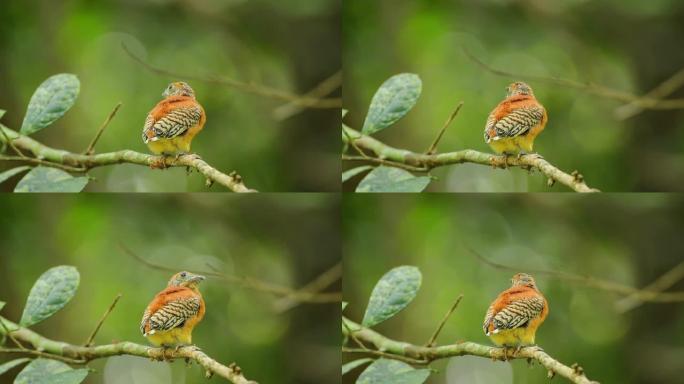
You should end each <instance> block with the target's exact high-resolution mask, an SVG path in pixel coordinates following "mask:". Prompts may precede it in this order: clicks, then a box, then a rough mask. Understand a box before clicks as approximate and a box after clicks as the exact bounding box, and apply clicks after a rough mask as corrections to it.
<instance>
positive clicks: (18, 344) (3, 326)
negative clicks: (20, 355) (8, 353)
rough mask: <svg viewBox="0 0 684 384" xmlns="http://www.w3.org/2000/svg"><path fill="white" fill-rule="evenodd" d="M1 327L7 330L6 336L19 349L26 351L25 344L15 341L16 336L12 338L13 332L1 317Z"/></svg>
mask: <svg viewBox="0 0 684 384" xmlns="http://www.w3.org/2000/svg"><path fill="white" fill-rule="evenodd" d="M0 325H2V328H3V329H4V330H5V335H7V336H8V337H9V338H10V339H11V340H12V342H14V344H16V346H17V347H19V349H22V350H26V347H24V345H23V344H21V343H20V342H19V340H17V339H15V338H14V336H12V331H10V330H9V329H8V328H7V326H6V325H5V323H4V321H3V320H2V317H0Z"/></svg>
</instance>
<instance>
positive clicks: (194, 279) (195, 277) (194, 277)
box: [190, 275, 206, 283]
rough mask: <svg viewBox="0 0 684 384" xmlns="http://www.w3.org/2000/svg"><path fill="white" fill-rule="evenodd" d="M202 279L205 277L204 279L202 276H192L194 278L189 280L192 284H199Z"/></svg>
mask: <svg viewBox="0 0 684 384" xmlns="http://www.w3.org/2000/svg"><path fill="white" fill-rule="evenodd" d="M204 279H206V277H204V276H202V275H194V276H193V277H192V278H191V279H190V281H191V282H193V283H199V282H200V281H203V280H204Z"/></svg>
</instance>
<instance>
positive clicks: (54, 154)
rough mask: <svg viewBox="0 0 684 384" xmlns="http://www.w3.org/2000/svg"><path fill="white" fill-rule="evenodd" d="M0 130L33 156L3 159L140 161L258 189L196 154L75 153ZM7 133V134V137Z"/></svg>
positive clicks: (76, 165) (79, 164)
mask: <svg viewBox="0 0 684 384" xmlns="http://www.w3.org/2000/svg"><path fill="white" fill-rule="evenodd" d="M0 130H2V132H3V133H4V135H0V141H3V142H6V140H8V139H9V140H10V141H11V142H12V143H13V144H14V146H16V147H17V148H19V149H21V150H23V151H24V152H30V153H31V154H33V156H34V157H28V158H24V157H0V160H8V161H19V162H28V163H32V164H36V163H39V164H41V165H45V166H51V167H55V168H61V169H66V170H69V171H72V172H87V171H88V170H90V169H92V168H97V167H102V166H106V165H112V164H121V163H129V164H137V165H144V166H162V167H167V168H168V167H189V168H193V169H196V170H197V171H199V172H200V173H201V174H203V175H204V177H206V178H207V182H208V183H218V184H221V185H223V186H225V187H226V188H228V189H230V190H231V191H233V192H256V190H253V189H250V188H248V187H247V186H245V184H244V183H243V181H242V177H240V175H238V174H237V173H236V172H231V173H229V174H225V173H223V172H221V171H219V170H217V169H216V168H214V167H212V166H211V165H209V164H208V163H207V162H206V161H204V160H202V159H201V158H199V156H197V155H182V156H179V157H178V158H175V157H168V156H154V155H149V154H145V153H140V152H135V151H132V150H128V149H124V150H121V151H116V152H107V153H98V154H94V155H85V154H80V153H73V152H69V151H65V150H61V149H55V148H51V147H48V146H46V145H44V144H42V143H40V142H38V141H36V140H34V139H32V138H30V137H28V136H24V135H21V134H19V133H18V132H16V131H13V130H11V129H9V128H7V127H4V126H2V125H0ZM6 137H7V138H6Z"/></svg>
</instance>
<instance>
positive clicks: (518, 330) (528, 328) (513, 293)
mask: <svg viewBox="0 0 684 384" xmlns="http://www.w3.org/2000/svg"><path fill="white" fill-rule="evenodd" d="M511 282H512V285H511V287H510V288H508V289H507V290H505V291H503V292H501V293H500V294H499V296H498V297H497V298H496V300H494V302H492V304H491V305H490V306H489V309H487V314H486V315H485V319H484V324H482V328H483V330H484V333H485V335H487V336H489V338H490V339H492V341H493V342H494V344H496V345H498V346H504V347H517V348H518V349H519V348H521V347H523V346H526V345H534V336H535V333H536V332H537V328H539V326H540V325H541V323H543V322H544V319H546V316H547V315H548V314H549V304H548V303H547V302H546V299H545V298H544V296H543V295H542V294H541V292H539V289H538V288H537V285H536V284H535V282H534V279H533V278H532V276H530V275H528V274H525V273H518V274H516V275H514V276H513V278H512V279H511Z"/></svg>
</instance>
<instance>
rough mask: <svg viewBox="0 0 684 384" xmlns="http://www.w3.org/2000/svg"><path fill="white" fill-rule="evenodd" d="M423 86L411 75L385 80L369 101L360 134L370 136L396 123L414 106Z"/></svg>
mask: <svg viewBox="0 0 684 384" xmlns="http://www.w3.org/2000/svg"><path fill="white" fill-rule="evenodd" d="M422 87H423V85H422V82H421V81H420V77H418V75H415V74H413V73H401V74H399V75H394V76H392V77H390V78H389V79H387V81H385V82H384V83H382V85H381V86H380V88H378V90H377V92H375V95H374V96H373V99H372V100H371V104H370V108H368V115H366V121H364V122H363V128H362V129H361V132H363V133H365V134H367V135H371V134H373V133H375V132H378V131H380V130H383V129H385V128H387V127H389V126H390V125H392V124H394V123H396V122H397V121H398V120H399V119H401V118H402V117H404V115H406V114H407V113H408V111H410V110H411V108H413V106H414V105H416V101H418V97H420V92H421V89H422Z"/></svg>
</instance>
